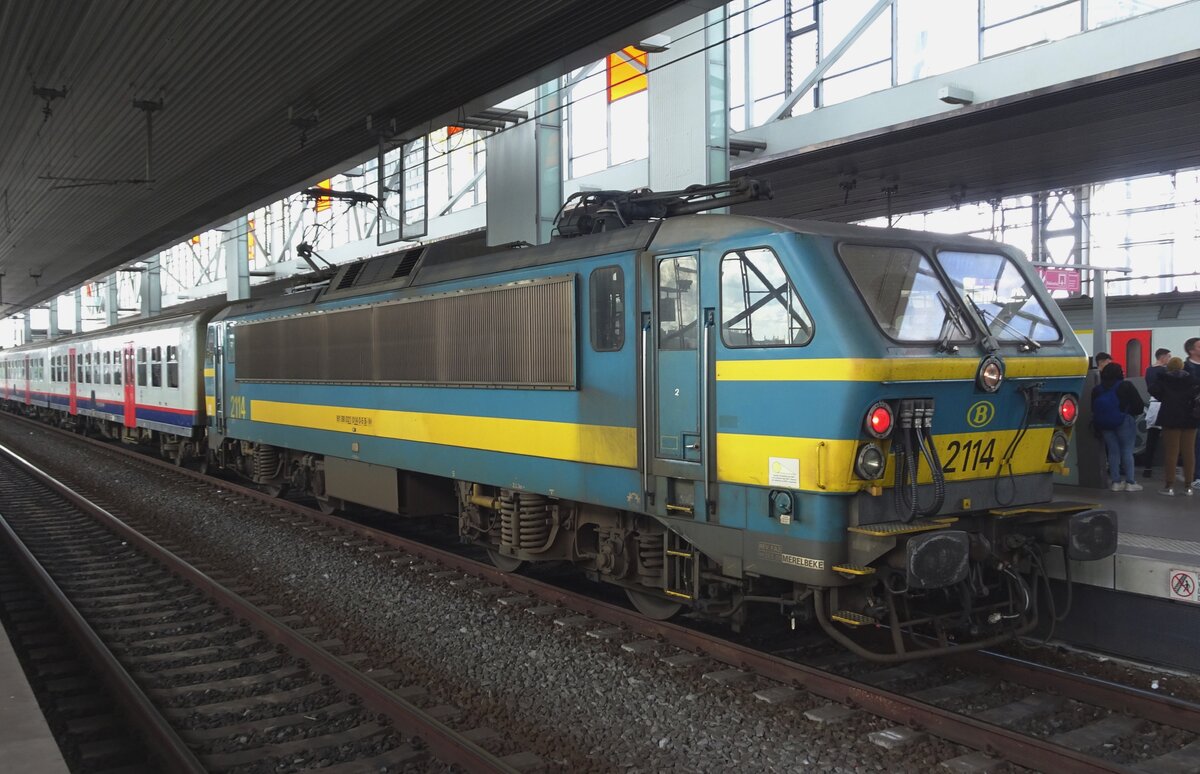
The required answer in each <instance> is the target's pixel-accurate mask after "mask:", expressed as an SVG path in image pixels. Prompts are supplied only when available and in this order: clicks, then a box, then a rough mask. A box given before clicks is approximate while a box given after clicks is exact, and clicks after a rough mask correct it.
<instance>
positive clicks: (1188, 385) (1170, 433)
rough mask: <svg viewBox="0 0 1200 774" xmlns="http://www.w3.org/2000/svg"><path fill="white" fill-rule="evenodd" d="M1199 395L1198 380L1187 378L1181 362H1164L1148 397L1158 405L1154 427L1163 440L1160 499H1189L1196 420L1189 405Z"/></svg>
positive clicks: (1199, 386)
mask: <svg viewBox="0 0 1200 774" xmlns="http://www.w3.org/2000/svg"><path fill="white" fill-rule="evenodd" d="M1198 391H1200V380H1197V379H1196V377H1194V376H1192V375H1191V374H1189V373H1188V372H1187V371H1186V370H1184V367H1183V361H1182V360H1180V359H1179V358H1177V357H1173V358H1171V359H1170V361H1168V362H1167V372H1166V373H1165V374H1163V375H1162V376H1160V377H1159V378H1158V379H1157V380H1155V382H1154V387H1153V389H1152V390H1151V393H1152V394H1153V395H1154V397H1156V398H1158V399H1159V400H1160V401H1162V406H1161V407H1160V408H1159V410H1158V424H1159V426H1161V427H1162V436H1163V472H1164V473H1165V474H1166V476H1165V478H1166V487H1165V488H1163V489H1160V490H1159V492H1158V493H1159V494H1163V495H1177V494H1178V495H1190V494H1192V489H1193V488H1192V487H1190V486H1188V482H1189V481H1191V480H1192V478H1193V477H1194V476H1195V475H1196V454H1195V448H1196V446H1195V445H1196V428H1197V427H1198V426H1200V420H1198V419H1196V417H1194V416H1193V415H1192V401H1193V400H1194V399H1195V397H1196V393H1197V392H1198ZM1181 455H1182V457H1183V481H1182V483H1181V484H1180V487H1179V488H1178V489H1176V488H1175V486H1174V485H1175V465H1176V463H1178V461H1179V459H1178V458H1179V457H1180V456H1181Z"/></svg>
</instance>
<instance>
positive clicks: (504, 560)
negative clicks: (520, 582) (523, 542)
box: [487, 548, 525, 572]
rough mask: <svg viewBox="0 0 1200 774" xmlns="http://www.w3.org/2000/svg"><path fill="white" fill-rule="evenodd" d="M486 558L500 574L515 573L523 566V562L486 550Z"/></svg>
mask: <svg viewBox="0 0 1200 774" xmlns="http://www.w3.org/2000/svg"><path fill="white" fill-rule="evenodd" d="M487 552H488V558H489V559H491V560H492V564H494V565H496V569H497V570H500V571H501V572H516V571H517V570H519V569H521V568H522V567H524V566H525V562H523V561H522V560H520V559H514V558H513V557H511V556H506V555H504V554H502V553H500V552H499V551H493V550H492V549H490V548H489V549H488V550H487Z"/></svg>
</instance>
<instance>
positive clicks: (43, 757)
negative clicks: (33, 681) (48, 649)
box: [0, 627, 69, 774]
mask: <svg viewBox="0 0 1200 774" xmlns="http://www.w3.org/2000/svg"><path fill="white" fill-rule="evenodd" d="M0 761H2V763H0V771H4V772H6V774H67V772H68V771H69V769H68V768H67V764H66V761H64V760H63V757H62V753H61V752H60V751H59V749H58V744H57V743H56V742H55V741H54V736H53V735H52V734H51V733H50V728H49V726H47V725H46V718H45V717H44V716H43V715H42V710H41V708H40V707H39V706H38V702H37V698H36V697H35V696H34V695H33V689H32V688H30V686H29V681H28V680H27V679H26V678H25V672H24V670H23V669H22V668H21V662H20V661H19V660H17V654H16V653H14V652H13V649H12V643H11V642H9V639H8V633H7V632H5V631H4V628H3V627H0Z"/></svg>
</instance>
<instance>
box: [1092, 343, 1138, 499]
mask: <svg viewBox="0 0 1200 774" xmlns="http://www.w3.org/2000/svg"><path fill="white" fill-rule="evenodd" d="M1145 408H1146V404H1145V403H1144V402H1143V401H1142V396H1141V394H1140V393H1139V392H1138V391H1137V388H1136V387H1134V386H1133V385H1132V384H1130V383H1129V382H1127V381H1125V372H1124V371H1122V370H1121V366H1120V365H1118V364H1117V363H1109V364H1108V365H1106V366H1104V368H1103V370H1101V371H1100V383H1099V384H1097V385H1096V386H1095V388H1093V389H1092V422H1093V423H1095V425H1096V427H1097V428H1098V429H1099V430H1100V432H1101V434H1102V435H1103V437H1104V448H1105V450H1106V451H1107V452H1108V475H1109V478H1110V479H1111V480H1112V490H1113V491H1114V492H1140V491H1142V487H1141V485H1140V484H1138V483H1137V481H1136V480H1135V478H1134V467H1133V442H1134V440H1135V439H1136V438H1137V423H1136V420H1135V419H1134V417H1137V416H1141V414H1142V412H1143V411H1144V410H1145Z"/></svg>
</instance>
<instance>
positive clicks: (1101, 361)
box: [1096, 352, 1113, 371]
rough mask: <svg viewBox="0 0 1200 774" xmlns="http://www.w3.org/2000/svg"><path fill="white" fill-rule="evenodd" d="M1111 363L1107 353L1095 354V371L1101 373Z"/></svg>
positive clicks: (1110, 356)
mask: <svg viewBox="0 0 1200 774" xmlns="http://www.w3.org/2000/svg"><path fill="white" fill-rule="evenodd" d="M1112 361H1113V359H1112V355H1110V354H1108V353H1107V352H1097V353H1096V370H1097V371H1103V370H1104V366H1106V365H1108V364H1109V363H1111V362H1112Z"/></svg>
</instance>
